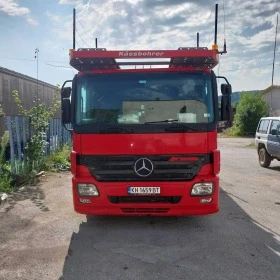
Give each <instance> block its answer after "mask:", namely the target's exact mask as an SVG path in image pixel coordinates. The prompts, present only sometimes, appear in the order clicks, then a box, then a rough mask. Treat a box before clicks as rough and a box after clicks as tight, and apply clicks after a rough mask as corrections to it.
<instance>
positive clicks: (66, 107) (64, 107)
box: [61, 99, 71, 124]
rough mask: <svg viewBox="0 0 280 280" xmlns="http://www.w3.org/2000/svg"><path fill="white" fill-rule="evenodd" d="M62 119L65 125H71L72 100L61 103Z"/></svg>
mask: <svg viewBox="0 0 280 280" xmlns="http://www.w3.org/2000/svg"><path fill="white" fill-rule="evenodd" d="M61 111H62V112H61V114H62V115H61V119H62V123H63V124H69V123H71V118H70V99H62V101H61Z"/></svg>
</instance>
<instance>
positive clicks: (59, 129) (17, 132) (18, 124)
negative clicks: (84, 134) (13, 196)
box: [6, 116, 71, 174]
mask: <svg viewBox="0 0 280 280" xmlns="http://www.w3.org/2000/svg"><path fill="white" fill-rule="evenodd" d="M6 124H7V130H8V131H9V136H10V138H9V140H10V142H9V150H10V152H9V155H10V158H9V159H10V163H11V171H12V173H13V174H18V173H20V172H22V171H23V170H25V167H26V166H27V158H26V153H25V152H24V151H25V147H26V144H27V142H28V140H29V139H31V136H32V128H31V126H30V124H29V119H28V118H26V117H19V116H15V117H11V116H7V117H6ZM45 133H46V142H47V145H46V148H45V155H49V154H50V153H52V152H54V151H56V150H57V149H58V148H60V147H62V146H63V145H65V144H67V143H69V142H71V133H70V132H69V131H67V130H66V129H65V128H64V127H63V125H62V123H61V119H52V120H51V121H50V123H49V130H48V131H46V132H45Z"/></svg>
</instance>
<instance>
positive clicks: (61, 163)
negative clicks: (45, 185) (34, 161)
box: [40, 145, 72, 171]
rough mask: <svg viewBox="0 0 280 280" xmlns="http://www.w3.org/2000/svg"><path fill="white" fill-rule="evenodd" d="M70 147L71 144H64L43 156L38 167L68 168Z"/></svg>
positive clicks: (46, 168) (46, 169)
mask: <svg viewBox="0 0 280 280" xmlns="http://www.w3.org/2000/svg"><path fill="white" fill-rule="evenodd" d="M71 149H72V148H71V146H69V145H65V146H63V147H62V148H61V149H59V150H57V151H55V152H54V153H52V154H51V155H49V156H47V157H45V158H44V159H43V162H42V165H41V166H40V169H41V170H45V171H63V170H69V169H70V153H71Z"/></svg>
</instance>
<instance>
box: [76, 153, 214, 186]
mask: <svg viewBox="0 0 280 280" xmlns="http://www.w3.org/2000/svg"><path fill="white" fill-rule="evenodd" d="M172 157H183V158H184V161H170V159H171V158H172ZM140 158H148V159H149V160H150V161H151V162H152V163H153V166H154V170H153V172H152V173H151V174H150V175H149V176H147V177H140V176H138V175H137V174H136V172H135V171H134V165H135V162H136V161H137V160H138V159H140ZM188 158H189V159H190V160H189V161H188V160H186V159H188ZM211 162H212V157H211V155H210V154H199V155H197V154H192V155H157V156H148V155H145V156H142V155H135V156H89V155H85V156H82V155H79V156H77V164H80V165H84V166H86V167H87V168H88V170H89V172H90V173H91V175H92V176H94V177H95V178H96V180H98V181H107V182H108V181H111V182H113V181H115V182H116V181H189V180H192V179H193V178H194V176H195V175H196V174H198V172H199V171H200V169H201V167H202V166H203V165H205V164H208V163H211Z"/></svg>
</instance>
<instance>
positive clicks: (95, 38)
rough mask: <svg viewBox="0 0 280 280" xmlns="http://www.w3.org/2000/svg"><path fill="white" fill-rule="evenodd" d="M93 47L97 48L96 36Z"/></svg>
mask: <svg viewBox="0 0 280 280" xmlns="http://www.w3.org/2000/svg"><path fill="white" fill-rule="evenodd" d="M95 48H96V49H97V38H95Z"/></svg>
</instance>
